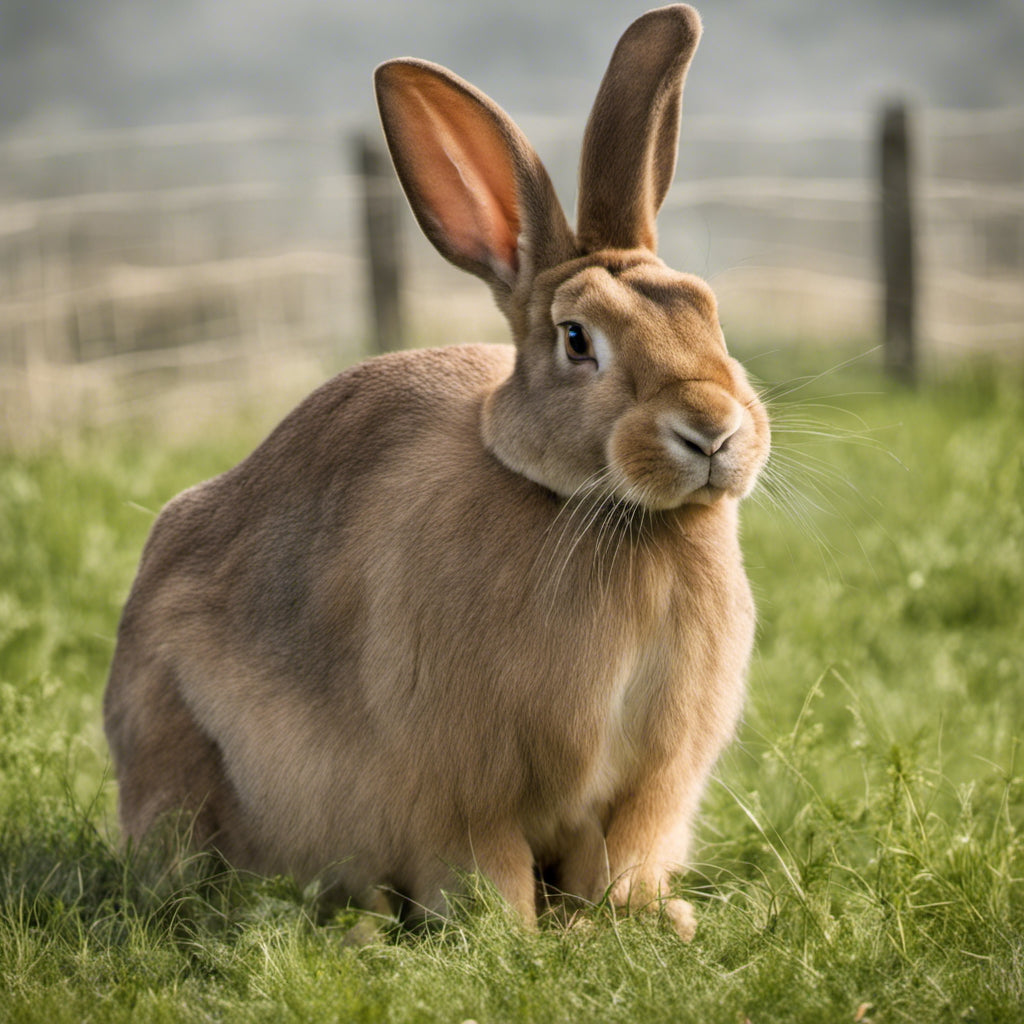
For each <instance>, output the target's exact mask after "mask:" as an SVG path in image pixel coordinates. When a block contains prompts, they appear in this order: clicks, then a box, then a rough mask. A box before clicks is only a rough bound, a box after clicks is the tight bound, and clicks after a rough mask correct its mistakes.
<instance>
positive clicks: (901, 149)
mask: <svg viewBox="0 0 1024 1024" xmlns="http://www.w3.org/2000/svg"><path fill="white" fill-rule="evenodd" d="M908 134H909V133H908V130H907V108H906V106H905V104H903V103H891V104H889V105H888V106H886V108H885V109H884V110H883V112H882V129H881V141H880V157H881V160H880V170H881V197H880V206H879V219H880V235H881V247H882V274H883V278H884V291H885V297H884V300H883V301H884V316H883V321H884V338H885V369H886V371H887V372H888V373H889V374H890V376H892V377H894V378H895V379H896V380H898V381H900V382H901V383H903V384H908V385H912V384H914V383H915V382H916V380H917V351H916V343H917V337H916V298H915V276H916V268H915V241H914V210H913V197H912V194H911V182H912V175H911V170H912V169H911V154H910V144H909V139H908Z"/></svg>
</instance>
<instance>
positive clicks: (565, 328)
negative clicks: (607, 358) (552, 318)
mask: <svg viewBox="0 0 1024 1024" xmlns="http://www.w3.org/2000/svg"><path fill="white" fill-rule="evenodd" d="M558 329H559V330H560V331H561V332H562V337H563V340H564V342H565V354H566V355H567V356H568V357H569V358H570V359H571V360H572V361H573V362H574V363H586V362H592V363H596V362H597V359H596V357H595V356H594V346H593V345H592V344H591V341H590V336H589V335H588V334H587V332H586V330H584V328H583V326H582V325H581V324H577V323H574V322H573V321H571V320H570V321H567V322H566V323H564V324H559V325H558Z"/></svg>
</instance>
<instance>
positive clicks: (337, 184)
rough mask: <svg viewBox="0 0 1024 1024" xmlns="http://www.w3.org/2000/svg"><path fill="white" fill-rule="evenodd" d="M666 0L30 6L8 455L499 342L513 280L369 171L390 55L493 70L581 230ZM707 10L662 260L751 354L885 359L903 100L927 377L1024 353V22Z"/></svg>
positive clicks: (891, 10) (6, 163) (494, 89)
mask: <svg viewBox="0 0 1024 1024" xmlns="http://www.w3.org/2000/svg"><path fill="white" fill-rule="evenodd" d="M648 6H650V5H649V4H648V3H643V2H632V0H628V2H622V0H619V2H614V3H613V2H611V0H586V2H584V0H561V2H558V3H552V2H550V0H548V2H545V3H540V2H538V0H489V2H480V0H477V2H475V3H470V2H468V0H448V2H446V3H444V4H440V3H423V2H412V0H409V2H402V3H400V2H398V0H376V2H373V3H370V2H356V0H335V2H331V3H324V2H320V0H289V2H288V3H284V2H283V0H245V2H242V0H220V2H218V3H215V2H213V0H177V2H175V3H173V4H171V3H157V2H155V0H132V2H128V0H104V2H102V3H101V2H98V0H76V2H75V3H67V2H65V0H5V3H4V4H3V6H2V7H0V443H6V444H15V445H19V444H35V443H38V442H40V441H45V440H46V439H49V438H51V437H54V436H60V435H62V434H66V433H68V432H71V431H76V430H79V429H81V428H82V427H83V426H92V427H100V428H102V427H105V426H107V425H114V424H123V423H132V422H139V423H142V422H149V423H153V422H155V423H157V424H158V425H160V426H166V427H168V428H171V429H174V430H179V431H189V430H195V429H202V427H203V426H204V424H206V423H208V422H210V420H211V417H212V416H213V415H214V414H219V413H221V412H223V411H224V410H225V408H228V407H230V406H232V405H234V404H244V403H250V404H251V403H252V402H253V401H254V400H256V401H257V402H258V403H259V404H260V405H261V407H262V408H264V409H265V410H266V412H267V416H268V417H269V418H270V419H271V420H272V419H273V418H275V417H276V416H278V415H280V414H281V413H282V412H283V411H285V410H286V409H287V408H288V406H289V405H290V404H291V403H292V402H294V400H295V399H296V398H297V397H298V396H299V395H301V394H302V393H304V392H305V391H306V390H308V389H309V388H310V387H311V386H313V385H315V384H316V383H318V382H319V381H320V380H322V379H323V378H324V377H325V376H326V375H327V374H329V373H331V372H333V371H335V370H336V369H338V368H340V367H342V366H344V365H346V364H348V363H350V362H352V361H354V360H356V359H358V358H360V357H362V356H363V355H366V354H370V353H371V352H373V351H374V350H375V348H376V347H377V346H378V345H380V344H382V343H383V344H388V345H390V344H407V345H413V344H415V345H422V344H441V343H451V342H467V341H478V340H499V341H500V340H503V339H504V338H505V336H506V333H505V328H504V325H503V322H502V320H501V318H500V316H499V314H498V313H497V312H496V311H495V310H494V309H493V307H492V304H491V300H490V296H489V294H488V292H487V289H486V288H484V287H483V286H482V285H481V284H480V283H479V282H477V281H476V280H475V279H473V278H470V277H468V276H466V275H464V274H461V273H460V272H458V271H456V270H454V269H452V268H450V267H448V266H447V265H446V264H445V263H444V262H443V260H442V259H441V258H440V257H438V256H437V255H436V254H435V253H434V252H433V250H432V249H431V248H430V247H429V245H428V243H426V242H425V241H424V240H423V239H422V238H421V237H420V235H419V232H418V229H417V228H416V226H415V224H414V223H413V221H412V219H411V216H410V215H409V214H408V212H407V211H406V210H405V207H404V203H403V204H402V205H401V206H400V207H399V209H400V213H399V214H397V221H396V215H395V214H394V212H393V209H394V208H393V206H389V204H392V203H393V202H394V200H393V198H392V196H391V192H390V187H389V186H390V183H391V182H392V175H391V172H390V169H388V168H385V171H384V173H383V175H381V172H380V170H379V168H378V167H376V166H375V160H376V157H375V153H374V151H373V149H372V147H371V149H370V151H369V153H368V154H367V153H366V152H365V149H366V143H365V142H364V139H366V138H369V139H371V140H375V139H377V138H378V137H379V129H378V128H377V127H376V120H375V118H376V115H375V112H374V106H373V97H372V88H371V74H372V71H373V68H374V67H375V65H376V64H377V63H379V62H380V61H382V60H385V59H387V58H389V57H393V56H402V55H415V56H422V57H426V58H429V59H431V60H435V61H437V62H439V63H442V64H445V65H446V66H448V67H450V68H452V69H453V70H455V71H456V72H457V73H459V74H461V75H462V76H463V77H465V78H468V79H469V80H470V81H472V82H473V83H474V84H476V85H477V86H479V87H480V88H481V89H483V90H484V91H485V92H487V93H488V94H489V95H491V96H492V97H493V98H494V99H495V100H496V101H497V102H498V103H500V104H501V105H502V106H503V107H504V108H505V109H506V110H508V111H509V113H511V114H512V116H513V117H514V118H515V119H516V120H517V121H518V122H519V124H520V125H521V126H522V127H523V128H524V130H525V131H526V133H527V135H528V136H529V137H530V138H531V140H532V141H533V143H534V145H535V146H536V148H537V150H538V152H539V153H540V154H541V156H542V158H543V159H544V161H545V163H546V164H547V166H548V168H549V170H550V172H551V174H552V177H553V178H554V180H555V184H556V187H557V188H558V190H559V193H560V195H561V196H562V199H563V201H564V203H565V205H566V207H567V209H568V210H570V211H571V210H572V208H573V205H574V187H575V186H574V182H575V170H576V158H577V154H578V150H579V141H580V136H581V134H582V130H583V125H584V122H585V119H586V115H587V112H588V109H589V105H590V103H591V101H592V99H593V96H594V94H595V92H596V89H597V86H598V83H599V81H600V77H601V75H602V73H603V71H604V68H605V66H606V64H607V61H608V58H609V56H610V54H611V51H612V49H613V47H614V45H615V42H616V41H617V39H618V37H619V35H620V34H621V32H622V31H623V29H624V28H625V27H626V25H627V24H628V23H629V22H630V21H631V20H632V19H633V18H634V17H636V16H637V15H638V14H640V13H642V11H643V10H645V9H646V8H647V7H648ZM698 6H699V9H700V12H701V15H702V17H703V20H704V27H705V34H704V40H703V42H702V44H701V47H700V50H699V52H698V54H697V57H696V60H695V62H694V65H693V68H692V71H691V73H690V77H689V80H688V83H687V87H686V95H685V110H684V117H683V131H682V140H681V152H680V161H679V167H678V171H677V177H676V183H675V185H674V187H673V189H672V192H671V193H670V195H669V198H668V200H667V202H666V206H665V209H664V210H663V213H662V216H661V219H660V230H661V255H662V256H663V257H664V258H665V259H666V261H667V262H668V263H669V264H671V265H673V266H675V267H676V268H678V269H684V270H688V271H691V272H694V273H698V274H701V275H702V276H704V277H706V278H708V279H709V280H710V281H711V282H712V284H713V285H714V287H715V289H716V291H717V292H718V294H719V297H720V302H721V308H722V319H723V324H724V326H725V329H726V334H727V337H728V338H729V340H730V344H731V345H732V346H733V347H734V348H735V349H737V350H738V351H740V352H741V353H750V352H757V351H759V350H764V349H766V348H772V349H778V348H779V347H783V346H787V345H813V346H816V347H820V348H822V349H835V350H836V352H837V353H841V352H848V351H850V350H851V349H852V350H854V351H862V352H868V351H872V350H873V349H874V347H875V346H876V345H878V344H879V343H880V341H881V337H882V321H883V316H882V305H883V293H884V286H883V263H884V261H883V259H882V255H881V253H882V241H881V238H882V233H881V230H880V223H881V215H880V210H881V202H882V200H881V198H880V196H881V186H880V177H881V174H880V161H881V158H880V152H881V141H880V140H881V133H882V111H883V109H884V108H885V107H886V106H887V105H891V104H893V103H894V102H896V103H900V104H904V105H905V109H906V126H907V145H908V148H909V159H910V163H909V176H908V179H907V180H908V182H909V198H908V204H909V206H908V209H909V213H910V221H911V225H912V228H913V235H912V250H911V252H912V257H913V268H912V269H913V274H912V277H913V281H914V284H915V289H914V295H913V303H914V308H915V310H916V322H915V326H914V333H915V335H916V339H917V344H918V358H919V363H920V367H921V372H923V373H928V372H932V371H933V370H934V369H935V368H937V367H946V366H953V367H955V365H956V361H957V360H962V359H963V358H965V357H967V356H971V355H973V354H976V353H982V352H983V353H989V354H997V355H998V356H1000V357H1005V358H1008V359H1016V360H1019V359H1020V358H1021V357H1022V356H1024V4H1021V2H1020V0H975V2H970V3H968V2H966V0H932V2H925V0H903V2H900V3H896V2H895V0H862V2H861V3H859V4H846V5H823V4H819V3H816V2H813V0H779V2H775V3H772V4H765V3H758V2H755V0H708V2H705V3H701V4H698ZM366 171H368V172H369V175H370V176H369V177H367V176H366V175H365V174H364V173H363V172H366ZM368 205H369V209H370V211H371V213H370V214H369V216H370V217H371V222H372V224H373V225H374V227H373V229H372V231H371V235H372V236H373V238H374V240H375V241H377V242H380V241H381V240H382V239H383V241H384V243H385V244H384V246H383V252H382V253H378V254H377V257H378V263H379V266H378V271H377V273H378V281H380V280H381V279H382V278H383V283H384V285H385V286H386V285H387V284H388V282H389V281H391V282H392V283H395V284H396V285H397V288H396V294H397V299H388V298H387V297H386V296H385V298H384V299H381V298H380V297H379V296H378V299H377V305H376V306H374V303H373V301H372V294H373V292H372V286H371V279H372V278H371V272H370V265H369V252H370V244H369V240H368V236H367V228H366V218H367V216H368V214H367V208H368ZM393 221H396V222H395V223H392V222H393ZM389 239H392V242H391V244H392V245H393V247H394V248H393V251H392V250H389V249H388V240H389ZM396 254H397V255H396ZM396 259H397V266H396V265H395V262H396ZM382 303H383V305H382ZM375 309H376V310H377V312H378V313H379V314H380V315H382V316H383V317H384V320H385V323H384V326H383V335H384V337H383V340H382V339H381V338H380V337H378V334H379V333H380V332H379V331H378V330H377V328H376V327H375V321H374V311H375ZM869 358H872V359H876V358H877V359H878V361H879V363H881V360H882V357H881V355H879V354H872V355H871V356H870V357H869Z"/></svg>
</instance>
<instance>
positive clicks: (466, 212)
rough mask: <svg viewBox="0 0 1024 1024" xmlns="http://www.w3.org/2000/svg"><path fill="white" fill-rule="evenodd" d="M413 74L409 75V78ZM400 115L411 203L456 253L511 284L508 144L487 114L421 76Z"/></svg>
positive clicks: (513, 208)
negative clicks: (416, 206)
mask: <svg viewBox="0 0 1024 1024" xmlns="http://www.w3.org/2000/svg"><path fill="white" fill-rule="evenodd" d="M410 77H411V76H410ZM416 77H417V79H418V80H417V81H406V82H405V83H403V85H402V88H401V93H402V97H401V99H402V102H401V103H400V104H398V108H397V110H396V114H397V121H398V126H399V129H400V131H401V135H402V138H403V148H404V150H405V152H406V154H408V155H407V158H406V161H405V168H406V174H407V176H408V177H409V179H410V180H409V181H408V183H407V184H409V185H411V187H412V189H413V190H414V191H415V193H416V195H415V197H413V196H410V199H413V201H414V204H415V203H417V202H418V203H419V206H420V210H421V212H422V213H424V214H426V215H427V216H429V218H430V220H431V221H432V222H433V223H434V224H435V225H436V227H437V230H438V233H439V234H440V236H441V237H442V239H443V240H444V242H445V243H446V244H447V245H448V246H450V247H451V249H452V250H454V252H455V253H457V254H459V255H461V256H462V257H464V258H468V259H470V260H472V261H474V262H477V263H481V264H483V265H484V266H486V267H489V268H490V269H491V270H492V271H493V272H494V273H496V274H497V275H498V276H499V277H501V278H502V279H503V280H505V281H506V283H509V284H511V283H512V281H513V279H514V277H515V274H516V271H517V270H518V262H519V261H518V256H517V251H516V250H517V243H518V238H519V212H518V206H519V203H518V196H517V190H516V182H515V176H514V173H513V168H512V160H511V157H510V154H509V147H508V144H507V142H506V140H505V138H504V136H503V135H502V133H501V131H500V130H499V129H498V127H497V126H496V125H495V124H494V123H493V121H492V120H491V118H490V115H489V113H488V112H487V111H486V110H484V109H482V108H481V107H480V105H479V104H478V103H477V102H476V101H475V100H473V99H472V98H471V97H467V96H464V95H462V94H461V93H459V92H457V91H456V90H455V89H453V88H452V87H451V86H450V85H449V84H448V83H446V82H444V81H442V80H434V79H431V78H427V77H426V76H423V75H417V76H416Z"/></svg>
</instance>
